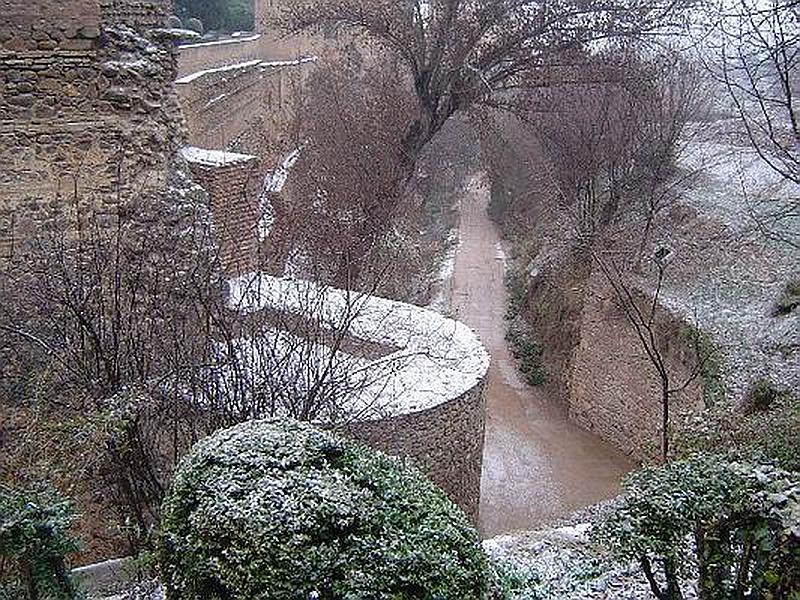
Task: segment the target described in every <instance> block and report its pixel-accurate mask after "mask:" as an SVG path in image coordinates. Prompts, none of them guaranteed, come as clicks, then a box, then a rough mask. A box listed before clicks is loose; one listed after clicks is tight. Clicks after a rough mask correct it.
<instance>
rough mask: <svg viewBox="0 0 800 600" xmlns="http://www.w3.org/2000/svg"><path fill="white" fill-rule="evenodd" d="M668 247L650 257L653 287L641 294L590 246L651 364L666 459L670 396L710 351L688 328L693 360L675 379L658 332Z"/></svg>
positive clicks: (688, 382) (696, 374)
mask: <svg viewBox="0 0 800 600" xmlns="http://www.w3.org/2000/svg"><path fill="white" fill-rule="evenodd" d="M669 255H670V251H669V249H666V248H660V249H659V250H657V251H656V255H655V256H654V257H653V261H652V262H653V264H654V266H655V269H656V282H655V287H654V289H653V291H652V292H651V293H649V295H648V296H647V297H644V298H643V297H642V296H641V294H639V293H638V292H637V291H636V289H635V288H634V287H633V285H632V284H631V283H629V282H628V281H627V280H626V274H625V272H624V270H623V268H622V267H621V266H620V265H619V263H618V262H617V261H615V260H614V259H613V258H609V257H604V256H602V254H601V253H600V252H598V251H595V250H592V259H593V261H594V263H595V264H596V265H597V266H598V267H599V268H600V271H601V272H602V274H603V277H604V278H605V280H606V281H607V282H608V284H609V285H610V286H611V289H612V290H613V293H614V298H615V300H616V304H617V306H618V307H619V308H620V310H621V311H622V313H623V314H624V315H625V320H626V321H627V323H628V325H629V326H630V328H631V329H632V331H633V332H634V333H635V334H636V338H637V339H638V341H639V346H640V347H641V348H642V350H644V352H645V355H646V356H647V359H648V361H649V363H650V365H651V366H652V367H653V370H654V371H655V373H656V376H657V378H658V381H659V387H660V390H661V396H660V405H661V460H662V461H663V462H667V460H669V453H670V403H671V401H672V399H673V397H674V396H675V395H677V394H679V393H681V392H683V391H684V390H686V389H687V388H688V387H689V386H690V385H691V384H692V383H693V382H694V381H696V380H697V379H698V378H699V377H701V376H702V374H703V372H704V368H705V365H706V363H707V362H708V361H709V360H710V358H711V353H710V351H709V350H708V349H707V348H704V347H703V344H702V340H701V337H700V332H699V331H698V330H696V329H693V330H692V344H693V348H694V353H695V361H694V364H693V365H692V368H691V370H690V372H689V374H688V375H687V376H685V377H683V378H682V379H680V380H679V381H677V382H676V381H675V380H676V376H675V374H674V373H673V372H672V370H671V368H670V366H669V364H668V362H667V359H666V356H665V354H664V350H663V348H664V343H663V339H662V337H661V335H660V333H659V315H658V313H659V311H660V296H661V292H662V289H663V284H664V276H665V273H666V268H667V265H668V261H669V258H670V257H669Z"/></svg>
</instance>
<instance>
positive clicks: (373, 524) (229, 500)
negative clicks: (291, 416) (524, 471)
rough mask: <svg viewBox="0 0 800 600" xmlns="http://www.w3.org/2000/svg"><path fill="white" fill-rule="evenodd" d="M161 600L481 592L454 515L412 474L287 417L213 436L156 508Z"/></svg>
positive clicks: (471, 552) (482, 563)
mask: <svg viewBox="0 0 800 600" xmlns="http://www.w3.org/2000/svg"><path fill="white" fill-rule="evenodd" d="M158 554H159V563H160V568H161V575H162V578H163V581H164V584H165V588H166V591H167V597H168V598H169V599H170V600H195V599H197V600H200V599H204V600H207V599H215V598H216V599H222V598H225V599H242V600H244V599H247V600H255V599H269V598H303V599H308V598H320V599H323V598H352V599H355V598H375V599H379V598H386V599H397V600H400V599H403V598H409V599H410V598H419V599H424V598H431V599H432V598H441V599H449V598H452V599H463V598H470V599H480V598H482V597H484V596H485V595H486V592H487V583H488V572H489V571H488V564H487V561H486V558H485V557H484V555H483V553H482V550H481V548H480V545H479V543H478V540H477V536H476V534H475V531H474V530H473V529H472V527H471V526H470V525H469V523H468V521H467V519H466V517H465V516H464V514H463V513H462V512H461V511H460V510H458V508H456V507H455V506H454V505H453V504H452V503H451V502H450V501H449V500H448V499H447V498H446V497H445V495H444V494H443V492H441V491H440V490H439V489H438V488H437V487H436V486H434V485H433V484H432V483H431V482H429V481H428V480H427V479H426V478H425V477H423V476H422V475H421V474H420V473H419V472H418V471H416V470H415V469H414V468H411V467H408V466H406V465H404V464H402V462H400V461H399V460H397V459H392V458H389V457H387V456H385V455H383V454H381V453H379V452H376V451H373V450H370V449H368V448H366V447H364V446H361V445H359V444H356V443H354V442H349V441H344V440H341V439H339V438H338V437H336V436H334V435H332V434H330V433H327V432H322V431H319V430H317V429H315V428H314V427H312V426H310V425H308V424H302V423H299V422H295V421H251V422H248V423H244V424H242V425H238V426H236V427H233V428H231V429H227V430H224V431H220V432H217V433H216V434H214V435H213V436H211V437H209V438H207V439H205V440H204V441H202V442H200V443H199V444H197V445H196V446H195V447H194V449H193V450H192V451H191V453H190V454H189V455H188V456H187V457H186V458H185V459H184V460H183V461H182V463H181V465H180V467H179V469H178V471H177V474H176V476H175V480H174V482H173V486H172V489H171V491H170V493H169V495H168V497H167V499H166V501H165V503H164V507H163V516H162V532H161V535H160V541H159V551H158Z"/></svg>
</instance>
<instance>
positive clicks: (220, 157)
mask: <svg viewBox="0 0 800 600" xmlns="http://www.w3.org/2000/svg"><path fill="white" fill-rule="evenodd" d="M181 156H183V158H184V159H186V161H187V162H189V163H195V164H199V165H203V166H206V167H227V166H231V165H239V164H243V163H248V162H250V161H253V160H256V158H257V157H255V156H252V155H250V154H239V153H237V152H226V151H224V150H208V149H206V148H197V147H195V146H185V147H184V148H182V149H181Z"/></svg>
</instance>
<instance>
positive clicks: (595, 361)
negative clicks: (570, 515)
mask: <svg viewBox="0 0 800 600" xmlns="http://www.w3.org/2000/svg"><path fill="white" fill-rule="evenodd" d="M657 328H658V339H659V340H661V342H662V344H661V346H662V353H663V356H664V357H665V360H666V363H667V366H668V368H669V370H670V373H671V374H672V378H673V385H674V386H678V385H681V384H682V383H683V382H684V381H686V380H687V379H688V377H689V375H690V372H691V366H692V361H693V360H695V358H694V356H693V349H692V348H691V347H690V346H689V345H688V344H687V343H686V341H685V340H682V339H681V338H680V336H679V333H678V332H679V328H680V321H679V320H677V319H675V318H671V317H669V318H668V317H667V316H666V315H665V313H664V311H661V318H660V319H659V321H658V322H657ZM571 365H572V368H571V371H570V373H569V377H568V381H567V382H566V383H567V396H568V402H569V410H570V416H571V417H572V418H573V419H574V420H575V421H576V422H577V423H578V424H579V425H581V426H582V427H584V428H586V429H588V430H589V431H592V432H594V433H596V434H598V435H600V436H601V437H602V438H603V439H606V440H608V441H610V442H612V443H613V444H614V445H615V446H617V447H618V448H620V449H621V450H623V451H624V452H625V453H627V454H628V455H629V456H632V457H634V458H636V459H639V460H646V459H657V458H658V457H659V452H660V436H661V389H660V383H659V382H660V380H659V379H658V378H657V376H656V373H655V370H654V367H653V365H652V363H651V362H650V360H649V359H648V357H647V356H646V354H645V351H644V348H643V347H642V345H641V343H640V341H639V339H638V338H637V337H636V334H635V333H634V331H633V330H632V328H631V326H630V325H629V324H628V322H627V321H626V320H625V316H624V315H623V314H622V312H621V311H620V309H619V308H618V307H617V305H616V304H615V302H614V296H613V291H612V290H611V288H610V286H609V284H608V283H607V282H606V281H605V279H604V278H603V275H602V274H601V273H597V272H595V273H593V274H592V275H591V276H590V277H589V279H588V281H587V285H586V291H585V299H584V304H583V309H582V311H581V315H580V324H579V342H578V345H577V348H576V349H575V353H574V356H573V357H572V360H571ZM701 388H702V382H701V381H700V380H699V379H698V380H697V381H695V382H694V383H693V384H692V385H690V386H689V387H688V388H687V389H686V390H684V391H683V392H680V393H678V394H676V395H674V396H673V398H672V400H671V402H670V411H671V413H672V415H673V416H674V415H675V414H677V413H678V412H682V411H698V410H700V409H702V406H703V401H702V389H701ZM673 422H674V421H673Z"/></svg>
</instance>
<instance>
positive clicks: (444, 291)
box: [428, 229, 461, 314]
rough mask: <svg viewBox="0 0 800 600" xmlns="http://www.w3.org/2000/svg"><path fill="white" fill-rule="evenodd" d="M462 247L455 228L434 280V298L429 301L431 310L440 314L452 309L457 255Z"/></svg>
mask: <svg viewBox="0 0 800 600" xmlns="http://www.w3.org/2000/svg"><path fill="white" fill-rule="evenodd" d="M460 249H461V238H460V236H459V233H458V230H457V229H453V230H452V231H451V232H450V236H449V239H448V248H447V252H446V253H445V255H444V258H443V259H442V263H441V265H440V267H439V272H438V273H437V275H436V281H435V282H434V289H435V292H434V294H433V298H432V299H431V301H430V302H429V303H428V308H429V309H430V310H433V311H436V312H438V313H440V314H446V313H447V312H448V311H449V310H450V309H451V303H452V296H453V276H454V275H455V270H456V256H458V251H459V250H460Z"/></svg>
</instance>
